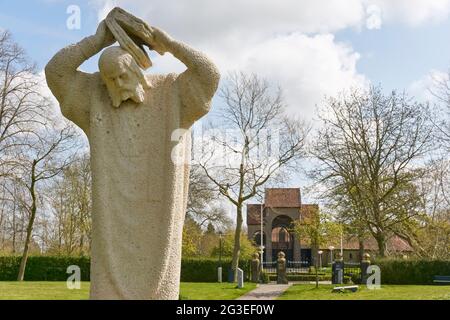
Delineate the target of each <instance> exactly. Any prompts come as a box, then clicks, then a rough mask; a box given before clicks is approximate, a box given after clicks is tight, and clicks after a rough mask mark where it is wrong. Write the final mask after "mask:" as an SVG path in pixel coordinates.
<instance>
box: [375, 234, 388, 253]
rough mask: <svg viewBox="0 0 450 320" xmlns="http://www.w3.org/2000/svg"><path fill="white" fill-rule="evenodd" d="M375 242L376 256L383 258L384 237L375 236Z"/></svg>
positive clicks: (384, 248) (381, 235)
mask: <svg viewBox="0 0 450 320" xmlns="http://www.w3.org/2000/svg"><path fill="white" fill-rule="evenodd" d="M375 240H376V241H377V244H378V254H379V256H380V258H384V257H385V256H386V237H385V236H384V234H377V235H376V236H375Z"/></svg>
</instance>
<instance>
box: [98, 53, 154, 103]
mask: <svg viewBox="0 0 450 320" xmlns="http://www.w3.org/2000/svg"><path fill="white" fill-rule="evenodd" d="M99 68H100V75H101V77H102V79H103V82H104V83H105V85H106V87H107V89H108V93H109V96H110V98H111V100H112V104H113V106H114V107H116V108H118V107H120V105H121V104H122V102H124V101H127V100H132V101H134V102H135V103H137V104H140V103H142V102H144V99H145V88H149V87H150V86H149V85H148V83H147V82H146V80H145V76H144V74H143V73H142V70H141V69H140V68H139V66H138V65H137V63H136V62H135V61H134V59H133V57H132V56H131V55H130V54H128V53H127V52H126V51H124V50H122V49H121V48H120V47H112V48H108V49H106V50H105V51H104V52H103V54H102V56H101V57H100V61H99Z"/></svg>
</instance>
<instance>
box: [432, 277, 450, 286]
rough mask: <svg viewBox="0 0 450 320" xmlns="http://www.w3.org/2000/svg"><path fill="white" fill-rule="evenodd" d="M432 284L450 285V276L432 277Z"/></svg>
mask: <svg viewBox="0 0 450 320" xmlns="http://www.w3.org/2000/svg"><path fill="white" fill-rule="evenodd" d="M433 282H434V283H438V284H450V276H434V278H433Z"/></svg>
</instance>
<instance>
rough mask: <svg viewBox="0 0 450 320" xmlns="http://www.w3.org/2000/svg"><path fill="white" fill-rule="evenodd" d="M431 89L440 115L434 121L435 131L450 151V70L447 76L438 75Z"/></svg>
mask: <svg viewBox="0 0 450 320" xmlns="http://www.w3.org/2000/svg"><path fill="white" fill-rule="evenodd" d="M429 91H430V93H431V94H432V95H433V96H434V97H435V98H436V99H437V101H438V104H437V106H436V109H437V110H436V111H437V113H438V116H437V117H436V118H435V120H434V121H433V122H434V126H435V131H436V133H437V137H438V139H439V140H440V142H441V144H442V146H443V147H444V149H445V150H446V151H447V153H448V152H450V71H449V72H448V76H447V77H444V78H443V77H436V78H435V79H434V85H433V86H432V87H431V88H429Z"/></svg>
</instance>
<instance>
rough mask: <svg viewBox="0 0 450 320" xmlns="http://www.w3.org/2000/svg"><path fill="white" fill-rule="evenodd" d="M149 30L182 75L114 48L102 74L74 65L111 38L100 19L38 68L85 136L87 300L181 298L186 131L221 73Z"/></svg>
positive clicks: (102, 63) (106, 56)
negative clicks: (154, 71) (146, 68)
mask: <svg viewBox="0 0 450 320" xmlns="http://www.w3.org/2000/svg"><path fill="white" fill-rule="evenodd" d="M130 16H131V15H130ZM134 21H136V20H134ZM124 29H126V28H124ZM151 30H152V39H151V41H152V43H149V45H150V46H151V47H152V48H153V49H154V50H157V51H158V52H160V53H164V52H170V53H172V54H173V55H174V56H175V57H176V58H177V59H179V60H180V61H181V62H183V63H184V64H185V65H186V66H187V70H186V71H185V72H183V73H182V74H180V75H177V74H169V75H144V74H143V73H142V70H141V69H140V68H139V67H138V65H137V63H136V61H135V60H134V58H133V57H132V56H131V55H130V54H129V53H128V52H127V51H125V50H123V49H120V48H118V47H113V48H109V49H107V50H105V51H104V53H103V54H102V56H101V58H100V65H99V67H100V73H94V74H87V73H84V72H81V71H78V70H77V69H78V67H79V66H80V65H81V64H82V63H83V62H84V61H86V60H87V59H89V58H90V57H92V56H94V55H95V54H97V53H99V52H100V51H101V50H102V49H104V48H106V47H109V46H110V45H112V44H113V43H114V42H115V39H114V37H113V36H112V34H111V32H110V31H109V30H108V28H107V26H106V24H105V22H102V23H101V24H100V26H99V28H98V30H97V33H96V34H95V35H94V36H91V37H88V38H85V39H84V40H82V41H81V42H79V43H77V44H75V45H71V46H69V47H66V48H64V49H62V50H61V51H59V52H58V53H57V54H56V55H55V56H54V57H53V58H52V60H51V61H50V62H49V63H48V65H47V67H46V70H45V71H46V77H47V83H48V85H49V87H50V89H51V90H52V92H53V94H54V95H55V97H56V98H57V99H58V101H59V103H60V107H61V111H62V113H63V115H64V116H65V117H66V118H68V119H69V120H71V121H73V122H74V123H75V124H76V125H78V126H79V127H80V128H81V129H82V130H83V131H84V132H85V133H86V135H87V137H88V139H89V143H90V150H91V167H92V175H93V212H92V216H93V229H92V253H91V254H92V265H91V299H178V295H179V292H178V291H179V279H180V264H181V240H182V228H183V224H184V217H185V209H186V203H187V192H188V183H189V181H188V177H189V165H188V161H189V160H190V145H191V142H190V132H189V129H190V127H191V126H192V124H193V123H194V122H195V121H196V120H198V119H200V118H201V117H202V116H204V115H205V114H206V113H207V112H208V111H209V108H210V103H211V99H212V97H213V95H214V93H215V92H216V90H217V86H218V82H219V77H220V76H219V72H218V70H217V68H216V67H215V66H214V64H213V63H212V62H211V61H210V60H209V59H208V58H207V57H206V56H205V55H203V54H202V53H200V52H198V51H196V50H194V49H192V48H191V47H189V46H187V45H185V44H183V43H181V42H178V41H176V40H174V39H172V38H171V37H169V36H168V35H167V34H166V33H165V32H163V31H161V30H159V29H157V28H154V27H152V28H151ZM179 129H182V130H179ZM174 132H175V133H176V134H175V135H174ZM174 137H175V139H174ZM174 160H176V161H174Z"/></svg>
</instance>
